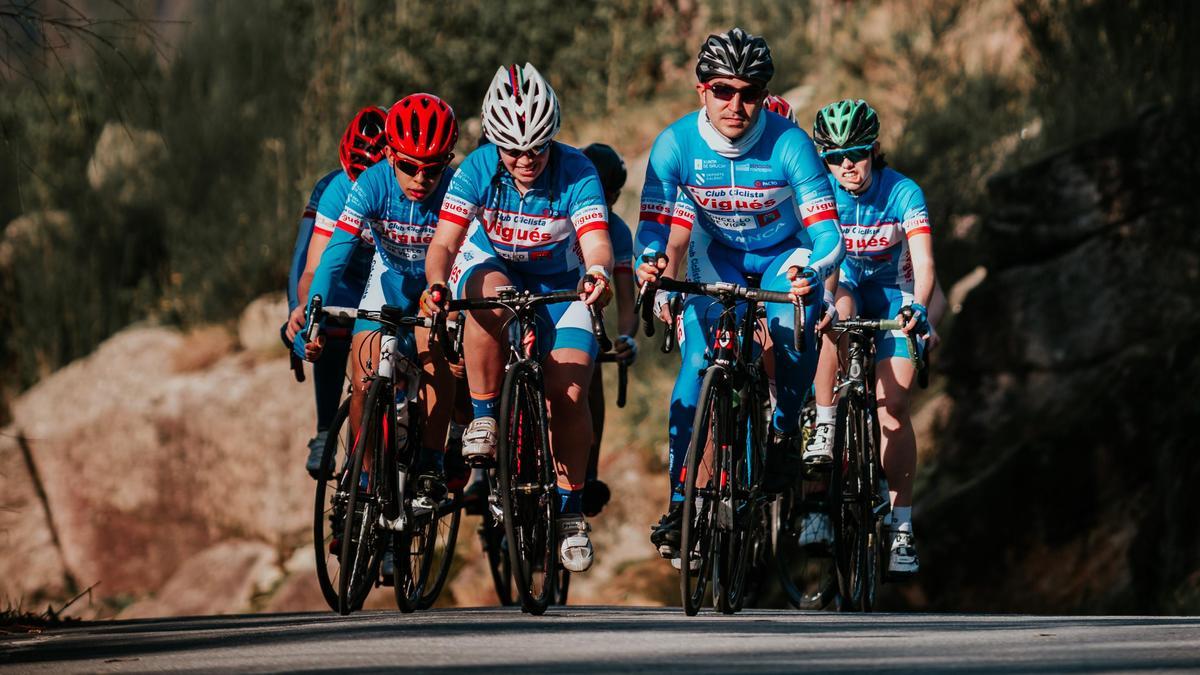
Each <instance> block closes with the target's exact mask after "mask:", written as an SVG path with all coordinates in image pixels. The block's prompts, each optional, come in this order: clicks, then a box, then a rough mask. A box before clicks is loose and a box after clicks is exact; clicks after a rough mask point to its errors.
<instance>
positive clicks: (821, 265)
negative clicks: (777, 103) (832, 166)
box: [780, 127, 846, 280]
mask: <svg viewBox="0 0 1200 675" xmlns="http://www.w3.org/2000/svg"><path fill="white" fill-rule="evenodd" d="M780 138H781V139H786V142H785V143H784V144H783V146H784V152H786V153H787V154H786V155H785V163H784V167H785V170H786V171H787V176H788V181H789V182H790V183H791V185H792V192H793V193H794V194H795V196H796V208H797V209H799V214H800V220H801V223H802V224H803V225H804V228H805V230H806V231H807V232H808V235H809V237H810V238H811V239H812V255H811V256H810V257H809V263H808V266H809V267H811V268H813V269H814V270H815V271H816V272H817V275H818V276H819V277H820V278H821V279H822V280H824V279H826V278H828V277H829V275H831V274H833V272H834V270H836V269H837V267H838V265H839V264H841V262H842V258H844V257H845V256H846V247H845V243H844V242H843V241H842V229H841V226H840V225H839V223H838V212H837V201H836V199H835V198H834V195H833V188H832V187H830V185H829V178H828V176H827V175H826V170H825V165H824V164H823V163H822V162H821V158H820V157H819V156H818V155H817V149H816V147H815V146H814V145H813V142H812V140H811V139H810V138H809V137H808V134H807V133H805V132H804V130H802V129H800V128H799V127H795V128H794V129H789V130H788V131H786V132H784V134H783V136H781V137H780Z"/></svg>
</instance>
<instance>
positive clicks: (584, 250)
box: [424, 63, 613, 572]
mask: <svg viewBox="0 0 1200 675" xmlns="http://www.w3.org/2000/svg"><path fill="white" fill-rule="evenodd" d="M559 121H560V114H559V106H558V99H557V97H556V96H555V95H554V90H553V89H552V88H551V87H550V84H549V83H547V82H546V80H545V79H543V78H542V76H541V74H539V73H538V71H537V69H536V68H534V67H533V66H532V65H531V64H528V63H526V64H525V66H524V67H520V66H517V65H512V66H506V67H501V68H500V69H499V70H497V71H496V76H495V77H494V78H493V79H492V83H491V85H490V86H489V87H488V92H487V95H486V96H485V97H484V100H483V130H484V134H485V135H486V136H487V139H488V140H489V141H491V143H489V144H486V145H483V146H481V147H480V148H478V149H476V150H475V151H474V152H472V153H471V154H470V155H469V156H468V157H467V158H466V160H464V161H463V163H462V165H461V166H460V167H459V168H458V171H457V173H455V174H454V180H453V181H452V182H451V185H450V189H449V191H448V192H447V193H446V198H445V201H444V202H443V204H442V212H441V215H440V218H439V221H438V227H437V232H436V234H435V235H434V238H433V243H432V244H431V245H430V247H429V256H428V259H427V261H426V267H425V270H426V279H427V281H428V282H429V289H428V290H427V292H426V294H425V296H424V297H425V301H424V305H425V307H426V309H427V310H428V311H440V309H441V308H440V307H439V306H438V305H437V303H435V302H434V301H433V298H434V297H442V298H445V297H446V296H447V295H452V296H453V297H483V296H493V295H495V294H496V288H497V287H500V286H510V285H511V286H517V287H518V288H522V289H526V290H531V291H534V292H545V291H551V290H560V289H563V288H571V287H580V288H581V294H580V297H581V300H580V301H578V302H572V303H559V304H556V305H549V306H547V307H544V308H543V310H544V312H543V319H544V321H543V323H542V325H543V326H545V327H546V328H547V329H548V330H543V331H540V332H539V339H545V340H546V342H547V349H543V350H542V353H543V354H549V356H548V358H547V359H546V362H545V364H544V366H545V380H544V382H545V388H546V399H547V402H548V404H549V407H550V442H551V447H552V448H553V452H554V459H555V462H556V464H557V465H558V469H559V475H558V492H559V499H560V514H561V515H560V517H559V527H560V536H561V539H562V543H561V545H560V549H559V552H560V556H561V558H562V562H563V566H564V567H566V568H567V569H568V570H570V571H572V572H580V571H583V570H586V569H588V568H589V567H590V566H591V564H592V560H593V551H592V544H591V541H590V539H589V537H588V526H587V523H586V521H585V519H584V516H583V513H582V498H583V487H584V483H585V481H586V479H587V463H588V450H589V448H590V446H591V436H592V432H591V429H592V424H591V414H590V412H589V410H588V405H587V390H588V383H589V382H590V381H591V378H592V368H593V359H594V358H595V355H596V351H597V345H596V340H595V337H594V336H593V335H592V331H591V319H590V316H589V312H588V308H587V307H586V306H585V303H586V304H587V305H590V304H593V303H597V302H599V303H601V304H604V303H607V302H608V300H609V298H610V297H611V296H612V291H611V289H610V286H611V282H610V279H611V278H612V264H613V253H612V244H611V242H610V240H609V237H608V208H607V205H606V203H605V199H604V190H603V188H602V187H601V184H600V179H599V177H598V176H597V174H596V169H595V168H594V167H593V166H592V163H591V161H589V160H588V158H587V157H585V156H584V155H583V153H581V152H580V151H578V150H576V149H575V148H573V147H571V146H568V145H565V144H563V143H559V142H556V141H554V136H555V134H557V133H558V128H559ZM585 274H586V275H590V276H591V277H593V278H595V279H596V283H595V284H594V285H593V286H592V287H591V288H590V289H584V288H583V285H582V280H583V278H584V276H585ZM435 290H437V291H439V293H435V292H434V291H435ZM447 290H448V291H449V293H446V292H445V291H447ZM507 319H508V315H507V314H506V313H504V312H502V311H500V310H495V311H486V312H485V311H477V312H473V313H472V316H471V320H470V321H468V322H467V324H466V332H465V334H464V350H463V351H464V358H465V360H466V366H467V382H468V385H469V387H470V391H471V404H472V408H473V410H474V420H472V422H471V424H470V426H469V427H467V431H466V432H465V433H464V434H463V455H464V456H465V457H468V458H481V457H491V456H494V454H495V451H496V427H497V424H496V415H497V409H498V400H499V399H498V394H499V391H500V387H501V384H502V381H503V376H504V360H505V353H506V345H507V341H508V334H507V331H506V330H505V329H504V326H505V322H506V320H507Z"/></svg>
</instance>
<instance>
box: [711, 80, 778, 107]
mask: <svg viewBox="0 0 1200 675" xmlns="http://www.w3.org/2000/svg"><path fill="white" fill-rule="evenodd" d="M701 86H703V87H704V88H705V89H707V90H709V91H711V92H712V95H713V96H716V97H717V98H718V99H719V100H722V101H732V100H733V97H734V96H737V95H738V94H741V95H742V102H743V103H758V102H759V101H761V100H763V98H764V97H765V96H766V95H767V90H766V88H765V87H759V86H756V85H750V86H749V87H742V88H741V89H739V88H737V87H731V86H729V85H727V84H709V83H707V82H705V83H703V84H702V85H701Z"/></svg>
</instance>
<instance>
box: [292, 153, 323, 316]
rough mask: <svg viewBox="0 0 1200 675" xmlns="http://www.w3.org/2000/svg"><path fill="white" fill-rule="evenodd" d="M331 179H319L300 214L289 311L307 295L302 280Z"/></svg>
mask: <svg viewBox="0 0 1200 675" xmlns="http://www.w3.org/2000/svg"><path fill="white" fill-rule="evenodd" d="M331 175H332V174H331ZM329 181H330V176H325V177H324V178H322V179H321V180H319V181H317V183H316V185H314V186H313V189H312V193H311V194H310V195H309V196H308V203H307V204H305V205H304V212H303V214H301V216H300V226H299V227H298V228H297V230H296V244H295V246H293V247H292V266H291V267H290V268H289V269H288V283H287V296H288V311H289V312H291V311H292V310H294V309H296V307H297V306H299V305H300V298H303V297H305V293H304V291H302V290H300V280H301V278H302V277H303V275H304V272H305V268H306V267H307V264H308V251H309V246H310V244H311V243H312V232H313V223H314V221H315V219H316V217H317V205H318V203H319V202H320V200H321V194H322V193H324V192H325V187H326V186H327V185H329Z"/></svg>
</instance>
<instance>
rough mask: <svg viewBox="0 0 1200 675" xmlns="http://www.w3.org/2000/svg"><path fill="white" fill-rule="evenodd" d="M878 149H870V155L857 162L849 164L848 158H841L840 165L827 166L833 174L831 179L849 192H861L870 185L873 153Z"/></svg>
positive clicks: (827, 164)
mask: <svg viewBox="0 0 1200 675" xmlns="http://www.w3.org/2000/svg"><path fill="white" fill-rule="evenodd" d="M877 151H878V148H875V149H872V151H871V154H869V155H867V156H866V157H864V158H863V159H860V160H858V161H857V162H851V161H850V158H849V157H843V158H842V163H841V164H829V163H826V166H828V167H829V171H830V172H832V173H833V177H834V178H836V179H837V182H838V183H840V184H841V185H842V187H844V188H846V190H847V191H849V192H855V193H857V192H861V191H863V190H865V189H867V188H868V187H870V185H871V163H872V161H874V157H875V152H877Z"/></svg>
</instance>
